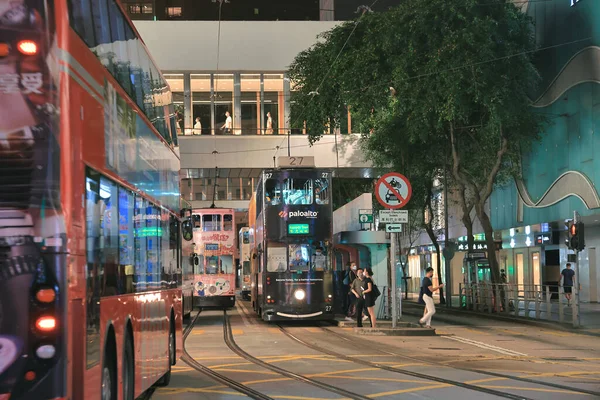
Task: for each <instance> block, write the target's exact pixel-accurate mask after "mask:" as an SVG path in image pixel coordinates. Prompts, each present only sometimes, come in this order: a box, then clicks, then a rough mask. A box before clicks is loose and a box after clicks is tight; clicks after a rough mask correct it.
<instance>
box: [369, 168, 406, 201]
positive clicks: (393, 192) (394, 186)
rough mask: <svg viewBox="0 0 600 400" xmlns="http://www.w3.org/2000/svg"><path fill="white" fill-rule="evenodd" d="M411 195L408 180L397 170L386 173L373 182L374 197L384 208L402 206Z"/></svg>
mask: <svg viewBox="0 0 600 400" xmlns="http://www.w3.org/2000/svg"><path fill="white" fill-rule="evenodd" d="M411 195H412V187H411V186H410V182H409V181H408V179H407V178H406V177H405V176H404V175H402V174H399V173H398V172H390V173H387V174H385V175H383V176H382V177H381V178H379V180H378V181H377V183H375V197H377V201H379V203H380V204H381V205H382V206H384V207H385V208H389V209H392V210H394V209H397V208H402V207H404V206H405V205H406V204H407V203H408V201H409V200H410V196H411Z"/></svg>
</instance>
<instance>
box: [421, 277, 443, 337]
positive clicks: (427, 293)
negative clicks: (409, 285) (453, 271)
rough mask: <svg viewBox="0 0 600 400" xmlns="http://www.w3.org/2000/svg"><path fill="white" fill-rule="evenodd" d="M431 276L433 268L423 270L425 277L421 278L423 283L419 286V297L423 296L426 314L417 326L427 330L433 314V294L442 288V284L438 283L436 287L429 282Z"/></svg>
mask: <svg viewBox="0 0 600 400" xmlns="http://www.w3.org/2000/svg"><path fill="white" fill-rule="evenodd" d="M432 276H433V268H431V267H429V268H427V269H426V270H425V277H424V278H423V283H422V284H421V295H422V296H423V301H424V302H425V307H426V312H425V315H423V318H421V319H420V320H419V325H420V326H421V327H423V326H425V327H427V328H431V317H433V315H434V314H435V304H434V303H433V292H435V291H438V290H440V288H442V287H444V284H443V283H440V284H439V285H438V286H433V282H431V277H432Z"/></svg>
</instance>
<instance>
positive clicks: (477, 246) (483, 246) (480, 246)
mask: <svg viewBox="0 0 600 400" xmlns="http://www.w3.org/2000/svg"><path fill="white" fill-rule="evenodd" d="M494 243H495V244H496V251H498V250H501V249H502V242H494ZM487 248H488V246H487V243H486V242H477V241H476V242H474V243H473V250H487ZM457 249H458V251H467V250H469V244H468V243H466V242H462V243H458V247H457Z"/></svg>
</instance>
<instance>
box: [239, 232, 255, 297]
mask: <svg viewBox="0 0 600 400" xmlns="http://www.w3.org/2000/svg"><path fill="white" fill-rule="evenodd" d="M253 239H254V234H253V232H252V230H251V229H250V228H249V227H247V226H245V227H243V228H241V229H240V234H239V237H238V247H239V249H240V254H239V260H240V267H241V268H240V295H241V296H242V298H243V299H246V300H250V285H251V282H250V249H251V248H252V247H253V246H254V243H253V242H254V240H253Z"/></svg>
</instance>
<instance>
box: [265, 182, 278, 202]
mask: <svg viewBox="0 0 600 400" xmlns="http://www.w3.org/2000/svg"><path fill="white" fill-rule="evenodd" d="M265 204H267V205H271V206H277V205H280V204H281V189H280V187H279V182H278V181H277V180H275V179H267V180H266V182H265Z"/></svg>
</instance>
